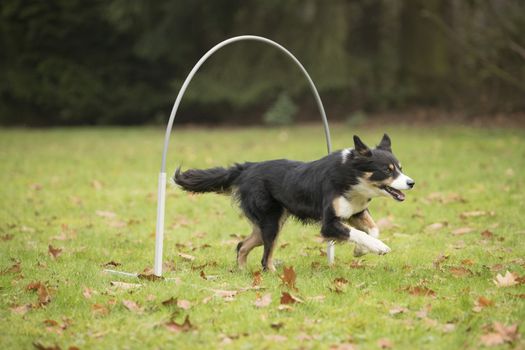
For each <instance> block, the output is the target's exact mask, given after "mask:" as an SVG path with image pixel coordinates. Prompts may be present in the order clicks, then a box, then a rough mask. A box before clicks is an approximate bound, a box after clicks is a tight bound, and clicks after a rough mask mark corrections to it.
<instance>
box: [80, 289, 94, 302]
mask: <svg viewBox="0 0 525 350" xmlns="http://www.w3.org/2000/svg"><path fill="white" fill-rule="evenodd" d="M82 295H83V296H84V298H86V299H91V297H92V296H93V289H91V288H88V287H84V291H83V292H82Z"/></svg>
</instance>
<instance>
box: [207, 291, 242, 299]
mask: <svg viewBox="0 0 525 350" xmlns="http://www.w3.org/2000/svg"><path fill="white" fill-rule="evenodd" d="M212 291H213V293H214V295H215V296H216V297H219V298H222V299H224V300H226V301H232V300H233V298H234V297H235V296H236V295H237V293H238V291H236V290H221V289H212Z"/></svg>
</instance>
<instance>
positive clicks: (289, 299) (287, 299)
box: [281, 292, 303, 305]
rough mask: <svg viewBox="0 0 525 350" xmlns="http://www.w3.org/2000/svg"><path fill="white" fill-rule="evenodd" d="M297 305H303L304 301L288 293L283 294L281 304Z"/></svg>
mask: <svg viewBox="0 0 525 350" xmlns="http://www.w3.org/2000/svg"><path fill="white" fill-rule="evenodd" d="M295 303H303V301H302V300H301V299H300V298H298V297H296V296H295V295H293V294H290V293H288V292H282V294H281V304H285V305H286V304H295Z"/></svg>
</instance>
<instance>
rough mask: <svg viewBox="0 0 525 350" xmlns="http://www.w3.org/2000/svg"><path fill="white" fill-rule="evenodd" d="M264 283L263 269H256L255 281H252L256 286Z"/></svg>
mask: <svg viewBox="0 0 525 350" xmlns="http://www.w3.org/2000/svg"><path fill="white" fill-rule="evenodd" d="M261 283H262V274H261V271H255V272H254V273H253V281H252V286H253V287H255V286H260V285H261Z"/></svg>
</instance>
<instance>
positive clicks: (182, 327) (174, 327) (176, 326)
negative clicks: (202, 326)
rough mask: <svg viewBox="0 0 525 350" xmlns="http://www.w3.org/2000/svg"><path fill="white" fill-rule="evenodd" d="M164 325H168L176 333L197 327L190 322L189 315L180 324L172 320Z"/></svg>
mask: <svg viewBox="0 0 525 350" xmlns="http://www.w3.org/2000/svg"><path fill="white" fill-rule="evenodd" d="M164 326H166V328H167V329H169V330H170V331H172V332H175V333H181V332H189V331H191V330H193V329H195V327H194V326H193V325H192V324H191V322H190V317H189V316H186V318H185V319H184V322H183V323H182V324H179V323H177V322H175V321H173V320H172V321H169V322H167V323H165V324H164Z"/></svg>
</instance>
